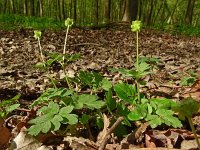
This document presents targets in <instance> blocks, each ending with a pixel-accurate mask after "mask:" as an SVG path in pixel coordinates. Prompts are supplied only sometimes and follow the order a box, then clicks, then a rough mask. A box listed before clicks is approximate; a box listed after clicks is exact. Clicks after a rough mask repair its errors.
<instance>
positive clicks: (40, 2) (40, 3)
mask: <svg viewBox="0 0 200 150" xmlns="http://www.w3.org/2000/svg"><path fill="white" fill-rule="evenodd" d="M38 3H39V6H40V17H42V16H43V8H42V1H41V0H38Z"/></svg>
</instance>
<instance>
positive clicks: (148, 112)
mask: <svg viewBox="0 0 200 150" xmlns="http://www.w3.org/2000/svg"><path fill="white" fill-rule="evenodd" d="M141 26H142V25H141V22H140V21H133V22H132V25H131V30H132V31H133V32H136V64H135V65H134V66H135V68H134V69H130V70H129V69H125V68H122V69H114V71H118V72H120V73H121V74H122V75H123V76H125V77H132V78H133V79H134V80H135V85H130V84H127V83H124V82H121V83H118V84H116V85H114V91H115V92H116V95H117V96H118V97H119V98H120V99H121V100H122V101H121V103H125V104H129V105H131V106H132V107H130V108H129V109H128V110H126V115H125V117H126V118H127V119H128V120H130V121H138V120H141V121H142V120H144V121H147V122H149V124H150V126H151V127H152V128H155V127H157V126H159V125H161V124H166V125H168V126H173V127H181V126H182V124H181V121H180V120H179V119H178V118H177V117H175V116H174V111H173V110H172V107H174V106H176V105H177V104H176V103H175V102H173V101H172V100H170V99H166V98H163V99H158V98H151V99H147V98H146V97H145V95H144V94H142V93H141V92H140V85H141V84H145V82H144V81H143V78H144V77H145V76H146V75H149V74H150V73H151V71H150V70H151V66H150V65H149V64H148V63H147V59H144V57H143V58H142V59H140V58H139V32H140V29H141ZM156 61H157V60H156ZM125 104H123V105H125ZM127 111H128V112H127Z"/></svg>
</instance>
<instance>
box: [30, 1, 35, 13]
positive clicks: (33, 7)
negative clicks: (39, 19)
mask: <svg viewBox="0 0 200 150" xmlns="http://www.w3.org/2000/svg"><path fill="white" fill-rule="evenodd" d="M30 15H31V16H34V15H35V5H34V0H31V1H30Z"/></svg>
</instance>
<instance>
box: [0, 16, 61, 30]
mask: <svg viewBox="0 0 200 150" xmlns="http://www.w3.org/2000/svg"><path fill="white" fill-rule="evenodd" d="M22 27H23V28H31V29H40V30H42V29H55V30H56V29H61V28H64V24H63V22H60V21H56V20H55V19H52V18H44V17H42V18H41V17H30V16H21V15H9V14H8V15H0V29H3V30H15V29H19V28H22Z"/></svg>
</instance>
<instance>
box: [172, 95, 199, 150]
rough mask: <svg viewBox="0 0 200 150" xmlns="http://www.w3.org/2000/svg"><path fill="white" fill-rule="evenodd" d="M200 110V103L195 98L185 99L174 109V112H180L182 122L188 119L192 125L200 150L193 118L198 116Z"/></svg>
mask: <svg viewBox="0 0 200 150" xmlns="http://www.w3.org/2000/svg"><path fill="white" fill-rule="evenodd" d="M199 108H200V103H199V102H197V101H195V100H194V99H193V98H191V97H189V98H186V99H184V100H183V101H181V102H180V103H179V105H177V106H175V107H173V110H174V111H176V112H178V116H179V118H180V119H181V120H185V119H187V120H188V122H189V125H190V128H191V130H192V132H193V134H194V137H195V139H196V142H197V144H198V148H199V150H200V142H199V139H198V137H197V133H196V130H195V128H194V124H193V122H192V116H193V115H194V114H197V113H198V111H199Z"/></svg>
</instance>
